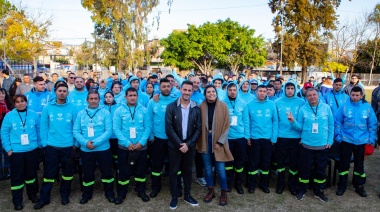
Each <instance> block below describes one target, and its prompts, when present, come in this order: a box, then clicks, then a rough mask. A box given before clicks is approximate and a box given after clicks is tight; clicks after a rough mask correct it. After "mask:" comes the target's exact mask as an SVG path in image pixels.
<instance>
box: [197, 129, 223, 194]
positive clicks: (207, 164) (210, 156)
mask: <svg viewBox="0 0 380 212" xmlns="http://www.w3.org/2000/svg"><path fill="white" fill-rule="evenodd" d="M213 149H214V146H213V142H212V134H211V133H209V134H208V141H207V153H202V159H203V164H204V168H205V178H206V183H207V186H214V180H213V176H212V164H213V162H214V161H215V157H214V153H213V152H212V150H213ZM215 170H216V172H217V173H218V177H219V184H220V189H222V190H227V176H226V170H225V168H224V162H219V161H215Z"/></svg>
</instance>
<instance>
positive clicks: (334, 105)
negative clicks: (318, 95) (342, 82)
mask: <svg viewBox="0 0 380 212" xmlns="http://www.w3.org/2000/svg"><path fill="white" fill-rule="evenodd" d="M323 98H324V99H325V102H326V104H328V105H329V106H330V108H331V111H332V113H333V115H334V117H335V115H336V113H337V112H338V110H339V107H342V105H343V104H345V103H346V102H347V101H350V97H349V96H348V95H347V94H346V93H345V92H344V91H343V90H341V91H339V92H335V91H334V90H332V91H329V92H327V93H325V95H324V96H323Z"/></svg>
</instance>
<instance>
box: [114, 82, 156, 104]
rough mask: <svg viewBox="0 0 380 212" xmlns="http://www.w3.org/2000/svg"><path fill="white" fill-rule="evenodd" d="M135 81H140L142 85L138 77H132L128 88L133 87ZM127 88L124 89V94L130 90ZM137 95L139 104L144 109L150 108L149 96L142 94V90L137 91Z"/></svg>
mask: <svg viewBox="0 0 380 212" xmlns="http://www.w3.org/2000/svg"><path fill="white" fill-rule="evenodd" d="M134 80H138V81H139V83H141V82H140V79H139V78H138V77H136V76H133V77H131V78H130V79H129V85H128V87H131V83H132V81H134ZM126 87H127V86H125V87H123V91H122V92H123V93H124V94H125V91H126V90H127V89H128V88H126ZM137 94H138V102H139V104H141V105H142V106H143V107H145V108H146V107H148V103H149V100H150V98H149V96H148V95H147V94H146V93H144V92H142V91H141V90H140V89H138V90H137ZM116 102H117V101H116Z"/></svg>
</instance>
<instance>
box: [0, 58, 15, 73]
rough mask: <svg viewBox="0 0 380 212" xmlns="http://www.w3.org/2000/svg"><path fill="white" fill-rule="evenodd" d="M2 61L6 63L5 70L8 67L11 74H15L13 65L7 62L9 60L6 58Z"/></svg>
mask: <svg viewBox="0 0 380 212" xmlns="http://www.w3.org/2000/svg"><path fill="white" fill-rule="evenodd" d="M1 60H2V61H3V62H4V69H6V68H5V67H6V66H7V67H8V69H9V73H10V74H14V72H13V69H12V67H11V65H10V64H9V63H8V62H7V60H5V59H4V58H1Z"/></svg>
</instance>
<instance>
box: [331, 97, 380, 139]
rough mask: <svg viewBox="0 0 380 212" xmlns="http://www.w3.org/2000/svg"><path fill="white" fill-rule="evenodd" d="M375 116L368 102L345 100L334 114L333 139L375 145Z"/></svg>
mask: <svg viewBox="0 0 380 212" xmlns="http://www.w3.org/2000/svg"><path fill="white" fill-rule="evenodd" d="M376 137H377V118H376V114H375V112H374V111H373V109H372V107H371V105H370V104H368V103H367V102H363V101H359V102H352V101H351V100H348V101H346V103H344V104H343V105H342V106H341V107H340V108H339V110H338V112H337V115H336V116H335V140H336V141H337V142H339V143H340V142H341V141H345V142H348V143H351V144H354V145H361V144H372V145H375V142H376Z"/></svg>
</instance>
